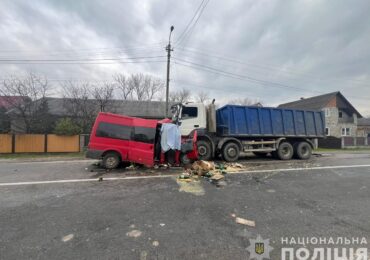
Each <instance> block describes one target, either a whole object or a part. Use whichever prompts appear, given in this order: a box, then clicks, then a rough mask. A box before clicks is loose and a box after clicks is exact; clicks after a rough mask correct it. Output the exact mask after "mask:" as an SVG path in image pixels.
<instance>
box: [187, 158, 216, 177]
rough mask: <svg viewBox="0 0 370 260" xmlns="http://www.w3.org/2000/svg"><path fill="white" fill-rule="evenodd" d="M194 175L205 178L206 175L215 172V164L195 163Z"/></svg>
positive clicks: (193, 166)
mask: <svg viewBox="0 0 370 260" xmlns="http://www.w3.org/2000/svg"><path fill="white" fill-rule="evenodd" d="M191 169H192V170H193V171H194V173H196V174H198V176H203V175H205V174H206V173H208V172H210V171H213V170H215V163H214V162H208V161H203V160H200V161H195V162H194V163H193V165H192V167H191Z"/></svg>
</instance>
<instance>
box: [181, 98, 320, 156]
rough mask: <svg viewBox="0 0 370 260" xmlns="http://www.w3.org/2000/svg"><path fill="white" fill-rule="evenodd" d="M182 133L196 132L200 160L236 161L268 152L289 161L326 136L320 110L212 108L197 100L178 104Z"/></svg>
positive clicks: (308, 154)
mask: <svg viewBox="0 0 370 260" xmlns="http://www.w3.org/2000/svg"><path fill="white" fill-rule="evenodd" d="M177 106H178V107H177V109H181V113H179V114H180V115H181V118H179V120H180V121H181V126H180V129H181V134H182V135H183V136H187V135H189V134H191V131H195V130H196V131H197V133H198V142H197V145H198V153H199V157H200V159H203V160H210V159H212V158H215V157H219V156H221V157H222V158H223V159H224V160H225V161H228V162H234V161H236V160H238V158H239V155H240V153H241V152H253V153H254V154H255V155H257V156H260V157H264V156H267V155H268V154H271V155H272V156H274V157H276V158H278V159H281V160H289V159H291V158H292V157H293V156H294V157H295V158H298V159H309V158H310V157H311V154H312V149H314V147H315V141H314V140H315V139H317V138H324V137H325V116H324V114H323V112H320V111H307V110H294V109H282V108H272V107H255V106H239V105H226V106H223V107H221V108H219V109H217V110H216V109H215V105H214V102H212V104H211V105H209V106H208V107H206V106H205V105H204V104H200V103H186V104H182V105H177Z"/></svg>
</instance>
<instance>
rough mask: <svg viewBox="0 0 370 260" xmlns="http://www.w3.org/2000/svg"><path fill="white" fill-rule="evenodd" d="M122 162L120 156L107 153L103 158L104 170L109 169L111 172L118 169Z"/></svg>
mask: <svg viewBox="0 0 370 260" xmlns="http://www.w3.org/2000/svg"><path fill="white" fill-rule="evenodd" d="M120 162H121V159H120V157H119V155H118V154H117V153H115V152H110V153H107V154H106V155H104V157H103V166H104V168H106V169H109V170H111V169H115V168H117V167H118V165H119V164H120Z"/></svg>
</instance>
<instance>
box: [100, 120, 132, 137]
mask: <svg viewBox="0 0 370 260" xmlns="http://www.w3.org/2000/svg"><path fill="white" fill-rule="evenodd" d="M131 131H132V127H131V126H125V125H117V124H111V123H106V122H101V123H99V126H98V129H97V130H96V136H97V137H106V138H113V139H122V140H130V139H131Z"/></svg>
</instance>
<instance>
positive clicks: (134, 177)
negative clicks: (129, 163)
mask: <svg viewBox="0 0 370 260" xmlns="http://www.w3.org/2000/svg"><path fill="white" fill-rule="evenodd" d="M173 176H174V175H155V176H129V177H100V178H103V181H116V180H135V179H152V178H168V177H173ZM100 178H93V179H72V180H54V181H27V182H5V183H0V186H17V185H33V184H51V183H72V182H98V181H99V179H100Z"/></svg>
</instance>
